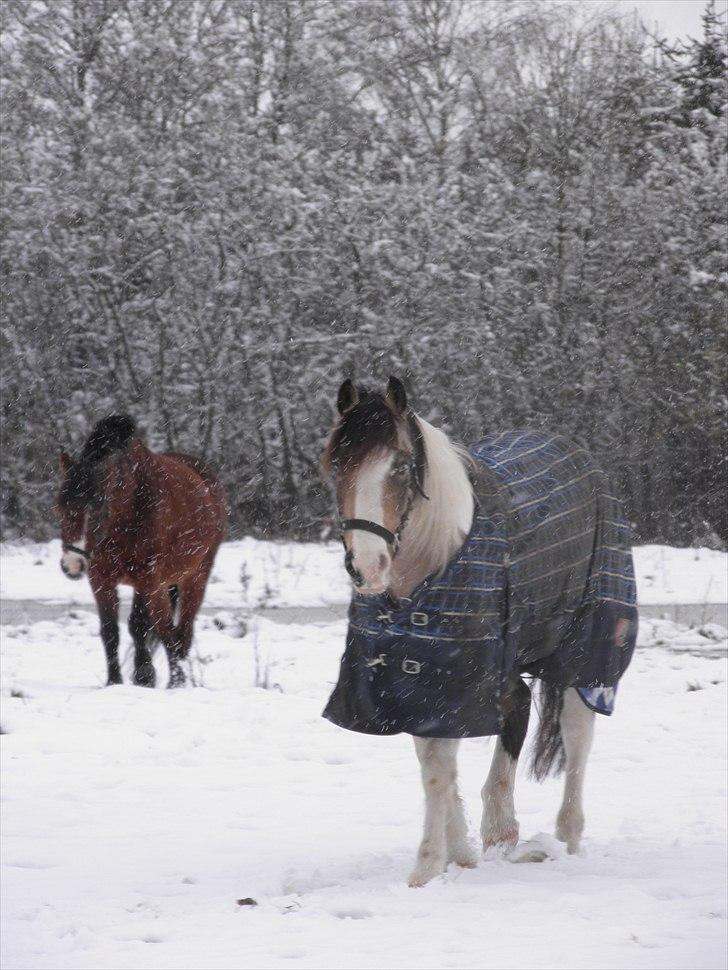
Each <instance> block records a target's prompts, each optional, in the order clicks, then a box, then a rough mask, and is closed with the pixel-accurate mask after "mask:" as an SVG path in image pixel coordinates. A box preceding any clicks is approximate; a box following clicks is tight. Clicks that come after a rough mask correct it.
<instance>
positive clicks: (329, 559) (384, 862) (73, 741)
mask: <svg viewBox="0 0 728 970" xmlns="http://www.w3.org/2000/svg"><path fill="white" fill-rule="evenodd" d="M280 548H281V550H283V551H282V552H280V553H279V554H280V556H282V557H283V559H282V561H283V563H284V565H285V563H288V565H285V568H284V567H283V566H281V565H280V562H276V561H275V559H272V560H271V562H272V565H271V577H272V578H271V583H272V582H273V580H275V582H276V583H277V584H278V587H277V591H275V592H274V593H273V594H272V598H273V599H275V597H277V598H278V602H279V604H280V605H295V603H296V602H298V603H299V604H300V605H316V604H321V603H325V602H335V601H336V600H335V599H334V598H335V597H337V596H339V595H344V596H345V595H346V584H345V582H344V579H343V577H342V576H341V575H340V574H341V573H343V569H342V567H341V553H340V549H339V548H335V547H333V546H332V547H330V549H328V548H325V549H323V550H322V549H321V548H320V547H314V546H312V547H303V549H304V551H301V547H288V546H283V547H280ZM652 550H655V551H654V552H653V551H652ZM241 551H247V552H248V553H249V555H250V558H251V560H252V559H253V558H254V553H255V549H254V544H251V542H250V540H248V541H247V542H245V543H229V544H228V545H227V546H226V547H225V550H224V553H223V556H222V557H221V561H220V563H219V564H218V567H217V570H216V572H217V576H218V582H216V583H213V584H212V586H211V588H210V596H211V599H212V604H213V605H219V606H220V610H219V612H218V613H217V615H215V616H204V617H201V618H200V620H199V622H198V627H197V634H196V643H195V650H194V653H195V658H194V661H193V664H192V673H193V675H194V678H195V681H196V682H197V684H198V685H199V686H198V687H197V688H196V689H192V688H190V689H187V690H179V691H174V692H168V691H165V690H155V691H150V690H145V689H143V688H135V687H131V686H127V685H124V686H121V687H113V688H102V684H103V683H104V679H105V664H104V659H103V650H102V648H101V645H100V642H99V640H98V635H97V628H98V621H97V619H96V617H95V616H94V615H93V614H92V613H88V612H84V611H82V610H73V608H72V607H71V608H69V609H68V610H67V611H65V612H64V614H63V616H62V617H61V618H60V619H59V620H56V621H54V622H46V621H43V622H36V623H32V624H28V625H25V626H4V627H2V634H3V643H2V661H3V662H2V695H3V704H2V727H3V731H4V732H6V733H5V735H4V736H3V738H2V744H1V745H0V747H1V749H2V759H3V763H2V771H3V786H2V797H3V829H2V834H3V878H2V893H3V899H2V912H3V921H2V922H3V954H2V967H3V970H26V968H82V967H83V968H109V970H117V968H173V967H174V968H185V967H189V968H193V970H196V968H207V967H209V968H223V967H225V968H244V967H245V968H248V967H249V968H257V967H260V968H268V967H311V968H313V967H322V968H329V967H332V968H336V967H347V968H358V967H362V968H364V967H367V968H369V967H371V968H375V967H377V968H378V967H396V968H410V967H412V968H415V967H416V968H435V967H437V968H440V967H442V968H556V967H564V968H612V967H615V968H617V967H618V968H629V970H637V968H643V967H644V968H686V967H695V968H719V967H723V966H725V963H726V959H725V952H726V951H725V947H726V916H727V913H726V885H725V879H726V798H725V795H726V792H725V783H726V770H725V765H726V737H727V733H728V730H727V728H728V726H727V725H726V673H727V671H726V661H725V651H726V648H727V647H728V642H727V641H726V631H725V630H723V629H721V628H719V627H717V626H715V625H705V626H702V627H699V628H698V629H694V630H689V629H687V628H686V627H679V626H676V625H674V624H672V623H670V622H667V621H664V620H644V621H643V623H642V628H641V635H640V649H639V650H638V652H637V654H636V656H635V660H634V662H633V664H632V667H631V668H630V670H629V671H628V673H627V675H626V677H625V679H624V681H623V684H622V686H621V688H620V693H619V697H618V703H617V711H616V714H615V716H614V717H613V718H612V719H610V720H607V719H604V718H599V719H598V724H597V737H596V743H595V748H594V752H593V755H592V758H591V761H590V768H589V777H588V782H587V796H586V809H587V826H586V833H585V840H584V846H583V851H582V854H580V855H579V856H577V857H567V856H565V855H563V854H562V853H561V852H560V851H559V846H558V844H555V843H553V841H552V840H551V839H550V837H549V836H548V833H551V832H552V831H553V820H554V817H555V814H556V810H557V808H558V800H559V794H560V782H559V781H554V780H549V781H547V782H546V783H545V784H543V785H536V784H535V783H533V782H532V781H530V780H529V779H528V777H527V774H526V772H525V769H523V770H521V772H520V775H519V780H518V785H517V809H518V814H519V817H520V821H521V835H522V838H524V839H531V838H534V837H538V838H540V840H541V841H542V842H543V843H544V844H545V845H547V846H548V847H551V848H552V850H553V853H552V854H553V856H554V857H553V858H552V859H550V860H549V861H546V862H544V863H542V864H540V865H538V864H524V865H515V864H513V863H512V862H509V861H507V860H505V859H503V858H497V857H493V858H486V859H483V860H481V862H480V865H479V866H478V868H477V869H475V870H468V871H465V870H459V869H455V868H453V867H451V868H450V869H449V870H448V872H447V873H446V874H445V875H444V876H442V877H441V878H439V879H437V880H435V881H434V882H433V883H431V884H430V885H428V886H427V887H425V888H424V889H418V890H411V889H408V888H407V886H406V880H407V875H408V873H409V870H410V868H411V866H412V864H413V861H414V853H415V849H416V846H417V841H418V838H419V835H420V831H421V815H422V796H421V789H420V781H419V771H418V767H417V764H416V759H415V757H414V752H413V751H412V743H411V740H410V739H409V738H407V737H405V736H398V737H394V738H381V739H378V738H370V737H364V736H359V735H355V734H351V733H348V732H345V731H342V730H340V729H338V728H336V727H334V726H333V725H331V724H329V723H328V722H327V721H324V720H323V719H322V718H321V717H320V712H321V709H322V707H323V705H324V703H325V700H326V698H327V696H328V693H329V691H330V689H331V686H332V683H333V681H334V680H335V678H336V674H337V668H338V660H339V656H340V653H341V649H342V644H343V637H344V623H343V622H336V623H326V624H313V623H309V624H305V625H304V624H300V625H293V624H291V625H284V624H280V623H274V622H272V621H270V620H266V619H260V620H254V621H252V623H251V624H249V625H248V627H247V631H246V629H245V625H244V624H243V623H241V619H240V614H239V612H238V608H239V607H240V605H241V593H240V585H239V576H240V558H241V556H240V552H241ZM673 553H674V555H673ZM236 556H237V562H236V561H235V559H236ZM296 556H299V558H298V559H297V558H296ZM57 560H58V554H57V549H55V550H54V548H53V546H52V544H49V545H44V546H39V547H35V548H34V551H32V552H30V551H29V550H28V549H27V547H26V549H25V550H24V551H23V552H19V551H18V550H17V547H10V548H8V547H6V548H5V549H4V550H3V564H2V566H3V568H2V579H3V589H2V592H3V595H5V596H8V595H13V593H12V592H11V591H16V592H15V595H18V596H23V597H29V596H31V595H32V596H34V597H44V598H53V597H54V596H56V595H57V596H58V598H64V599H66V601H67V602H68V600H69V598H70V597H69V593H70V594H72V595H73V596H74V597H77V598H79V601H80V598H81V597H82V596H83V595H84V590H85V589H86V588H87V584H86V582H85V581H84V582H83V583H77V584H71V583H69V582H68V581H64V583H63V584H61V583H59V584H58V585H57V586H56V585H55V582H56V579H55V572H56V571H57ZM637 560H638V568H639V569H640V571H641V574H642V577H643V582H642V586H643V589H642V592H643V595H644V594H645V592H647V591H650V590H652V591H654V590H655V589H657V590H658V593H659V595H661V596H662V595H666V591H667V587H668V586H673V587H674V590H673V591H674V593H675V596H676V597H678V598H679V599H682V600H683V601H686V597H688V596H695V597H697V599H696V600H695V601H696V602H700V601H701V600H700V597H701V596H702V597H705V596H706V595H716V594H715V590H716V589H718V588H719V587H718V586H717V585H716V584H717V583H719V582H720V581H721V578H722V577H721V575H720V574H721V572H722V573H723V574H724V573H725V562H726V558H725V556H721V555H720V554H717V553H710V552H708V551H706V550H698V551H696V550H667V551H665V550H664V549H662V550H660V549H659V548H658V547H643V549H642V550H638V555H637ZM35 561H39V562H40V563H41V564H42V565H41V566H36V565H34V562H35ZM13 562H14V563H15V564H16V565H19V567H20V568H18V569H17V571H16V574H15V575H14V576H13V575H12V573H13V570H12V569H9V568H8V567H9V566H10V565H12V563H13ZM721 566H722V570H721V569H720V568H719V567H721ZM42 567H44V568H42ZM51 567H52V568H51ZM251 569H253V570H255V571H256V572H258V571H259V570H258V569H256V567H255V564H254V563H252V564H251ZM319 569H320V570H321V571H320V572H319ZM30 576H33V577H38V578H37V579H35V578H34V585H33V587H32V588H33V592H32V593H31V592H30V587H29V586H23V583H29V582H30V579H29V577H30ZM648 576H652V577H653V579H652V583H653V585H652V586H649V585H648V580H647V577H648ZM19 577H20V578H19ZM282 577H283V578H282ZM234 581H237V599H234V597H233V595H232V594H233V591H234V585H235V582H234ZM18 590H22V592H17V591H18ZM57 591H58V592H57ZM711 591H712V592H711ZM218 595H219V599H218ZM249 595H250V597H251V601H256V598H258V599H263V600H266V601H270V600H271V596H270V595H268V594H265V593H264V591H263V590H262V588H260V587H258V588H257V589H253V590H252V592H251V591H249ZM650 595H651V593H650ZM228 596H230V600H228V599H226V597H228ZM296 596H299V597H300V599H299V600H296ZM233 602H234V603H235V607H236V608H235V609H233V608H232V606H233ZM653 602H659V600H653ZM128 647H129V641H128V635H127V634H126V631H123V634H122V653H127V664H128V659H129V658H128ZM256 657H257V664H256ZM157 664H158V666H159V671H160V676H161V682H162V683H164V682H165V675H166V671H165V670H164V666H165V661H164V658H163V655H162V652H161V651H160V652H159V653H158V655H157ZM256 667H257V680H258V682H261V681H265V682H267V684H268V689H263V688H261V687H256V686H255V684H256ZM125 676H126V678H127V679H128V666H127V670H126V674H125ZM492 747H493V744H492V741H491V740H489V739H479V740H472V741H467V742H464V743H463V745H462V746H461V758H460V764H461V786H462V790H463V794H464V797H465V800H466V805H467V809H468V814H469V816H470V820H471V824H472V829H473V834H474V835H475V833H476V832H477V827H478V823H479V814H480V800H479V790H480V787H481V785H482V783H483V780H484V778H485V774H486V771H487V765H488V761H489V758H490V755H491V752H492ZM242 898H251V899H254V900H255V901H256V902H257V905H255V906H253V905H247V906H239V905H237V902H236V901H237V900H238V899H242Z"/></svg>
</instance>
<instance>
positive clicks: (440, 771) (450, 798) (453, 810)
mask: <svg viewBox="0 0 728 970" xmlns="http://www.w3.org/2000/svg"><path fill="white" fill-rule="evenodd" d="M414 742H415V751H416V752H417V757H418V758H419V761H420V768H421V771H422V784H423V786H424V789H425V827H424V832H423V834H422V841H421V842H420V847H419V849H418V851H417V864H416V865H415V868H414V870H413V871H412V874H411V875H410V878H409V884H410V886H424V885H425V883H427V882H429V881H430V879H433V878H434V877H435V876H439V875H440V873H442V872H444V870H445V866H446V865H447V863H448V862H449V861H453V862H457V863H458V864H459V865H465V866H473V865H475V861H476V860H475V857H474V854H473V852H472V850H471V848H470V846H469V844H468V840H467V829H466V824H465V816H464V813H463V806H462V802H461V800H460V797H459V796H458V791H457V750H458V743H459V742H458V741H454V740H446V739H442V738H415V739H414Z"/></svg>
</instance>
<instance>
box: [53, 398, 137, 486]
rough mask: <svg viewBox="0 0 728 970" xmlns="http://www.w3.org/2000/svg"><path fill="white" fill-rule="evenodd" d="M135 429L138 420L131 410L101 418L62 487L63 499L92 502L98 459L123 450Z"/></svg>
mask: <svg viewBox="0 0 728 970" xmlns="http://www.w3.org/2000/svg"><path fill="white" fill-rule="evenodd" d="M135 431H136V422H135V421H134V419H133V418H131V417H129V415H128V414H112V415H111V416H110V417H108V418H104V419H103V420H101V421H99V422H98V424H97V425H96V426H95V428H94V429H93V431H92V432H91V434H90V435H89V436H88V438H87V439H86V443H85V444H84V446H83V448H82V450H81V456H80V458H79V459H78V461H77V462H74V464H73V465H71V467H70V468H69V470H68V474H67V475H66V478H65V480H64V482H63V485H62V487H61V495H60V499H61V502H62V503H66V502H83V503H84V504H88V503H89V502H91V501H92V500H93V499H94V498H95V497H96V493H97V489H98V482H97V475H96V470H97V466H98V464H99V462H101V461H103V459H104V458H108V456H109V455H113V454H115V453H116V452H117V451H123V450H124V449H125V448H126V447H127V445H128V444H129V442H130V441H131V439H132V438H133V437H134V433H135Z"/></svg>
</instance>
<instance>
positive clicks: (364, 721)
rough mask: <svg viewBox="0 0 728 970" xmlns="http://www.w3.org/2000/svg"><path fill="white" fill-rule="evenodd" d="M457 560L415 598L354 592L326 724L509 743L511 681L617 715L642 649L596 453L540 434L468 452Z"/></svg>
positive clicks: (619, 529) (513, 435)
mask: <svg viewBox="0 0 728 970" xmlns="http://www.w3.org/2000/svg"><path fill="white" fill-rule="evenodd" d="M471 454H472V457H473V458H474V459H475V463H474V464H475V471H474V473H473V476H472V477H473V487H474V494H475V499H476V504H475V512H474V516H473V523H472V527H471V530H470V533H469V534H468V536H467V537H466V539H465V542H464V543H463V545H462V547H461V549H460V551H459V552H458V553H457V555H456V556H455V557H454V558H453V559H452V560H451V561H450V562H449V563H448V565H447V566H446V567H445V568H444V569H443V570H442V571H441V572H440V573H437V574H435V575H433V576H430V577H428V578H427V579H426V580H425V581H424V582H423V583H422V584H421V585H420V586H419V587H418V588H417V589H415V590H414V591H413V593H412V595H411V596H410V597H408V598H406V599H401V600H396V601H395V600H394V599H392V598H390V597H389V596H388V595H387V594H383V595H382V596H376V597H371V596H363V595H361V594H358V593H355V594H354V595H353V597H352V600H351V605H350V608H349V629H348V633H347V639H346V650H345V653H344V656H343V657H342V661H341V669H340V673H339V680H338V683H337V684H336V687H335V688H334V691H333V693H332V695H331V697H330V699H329V702H328V704H327V706H326V709H325V711H324V717H326V718H328V719H329V720H330V721H333V722H334V723H335V724H338V725H340V726H341V727H345V728H348V729H350V730H353V731H361V732H363V733H367V734H397V733H400V732H406V733H408V734H414V735H419V736H422V737H442V738H462V737H479V736H482V735H489V734H499V733H500V731H501V728H502V714H501V704H500V701H501V697H502V696H503V694H504V692H505V690H506V689H507V686H508V684H509V682H510V681H511V680H512V678H513V677H514V676H515V675H523V674H525V675H532V676H533V677H537V678H540V679H542V680H544V681H546V682H547V683H551V684H556V685H560V686H563V687H576V688H577V689H578V691H579V693H580V695H581V697H582V700H583V701H584V702H585V703H586V704H587V705H588V706H589V707H591V708H592V709H593V710H595V711H597V712H598V713H601V714H611V713H612V710H613V708H614V698H615V692H616V689H617V684H618V682H619V679H620V677H621V676H622V674H623V673H624V671H625V670H626V668H627V666H628V664H629V662H630V660H631V658H632V653H633V651H634V646H635V641H636V637H637V608H636V588H635V580H634V570H633V565H632V552H631V547H630V537H629V527H628V524H627V522H626V520H625V517H624V513H623V511H622V507H621V503H620V501H619V500H618V499H617V498H616V497H615V496H614V494H613V492H612V489H611V487H610V485H609V483H608V481H607V478H606V476H605V475H604V473H603V472H602V471H601V470H600V469H599V468H598V467H597V466H596V464H595V463H594V461H593V459H592V458H591V457H590V455H589V453H588V452H587V451H585V450H584V449H583V448H581V447H579V446H578V445H575V444H574V443H572V442H570V441H568V440H566V439H565V438H562V437H559V436H553V435H547V434H543V433H540V432H536V431H521V432H507V433H504V434H498V435H494V436H491V437H488V438H484V439H483V440H482V441H481V442H479V443H478V444H477V445H475V446H474V447H473V448H471Z"/></svg>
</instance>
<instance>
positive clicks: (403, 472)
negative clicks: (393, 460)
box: [390, 461, 409, 478]
mask: <svg viewBox="0 0 728 970" xmlns="http://www.w3.org/2000/svg"><path fill="white" fill-rule="evenodd" d="M390 475H391V477H392V478H406V477H407V476H408V475H409V465H408V464H407V462H404V461H400V462H397V464H396V465H395V466H394V467H393V468H392V471H391V472H390Z"/></svg>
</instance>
